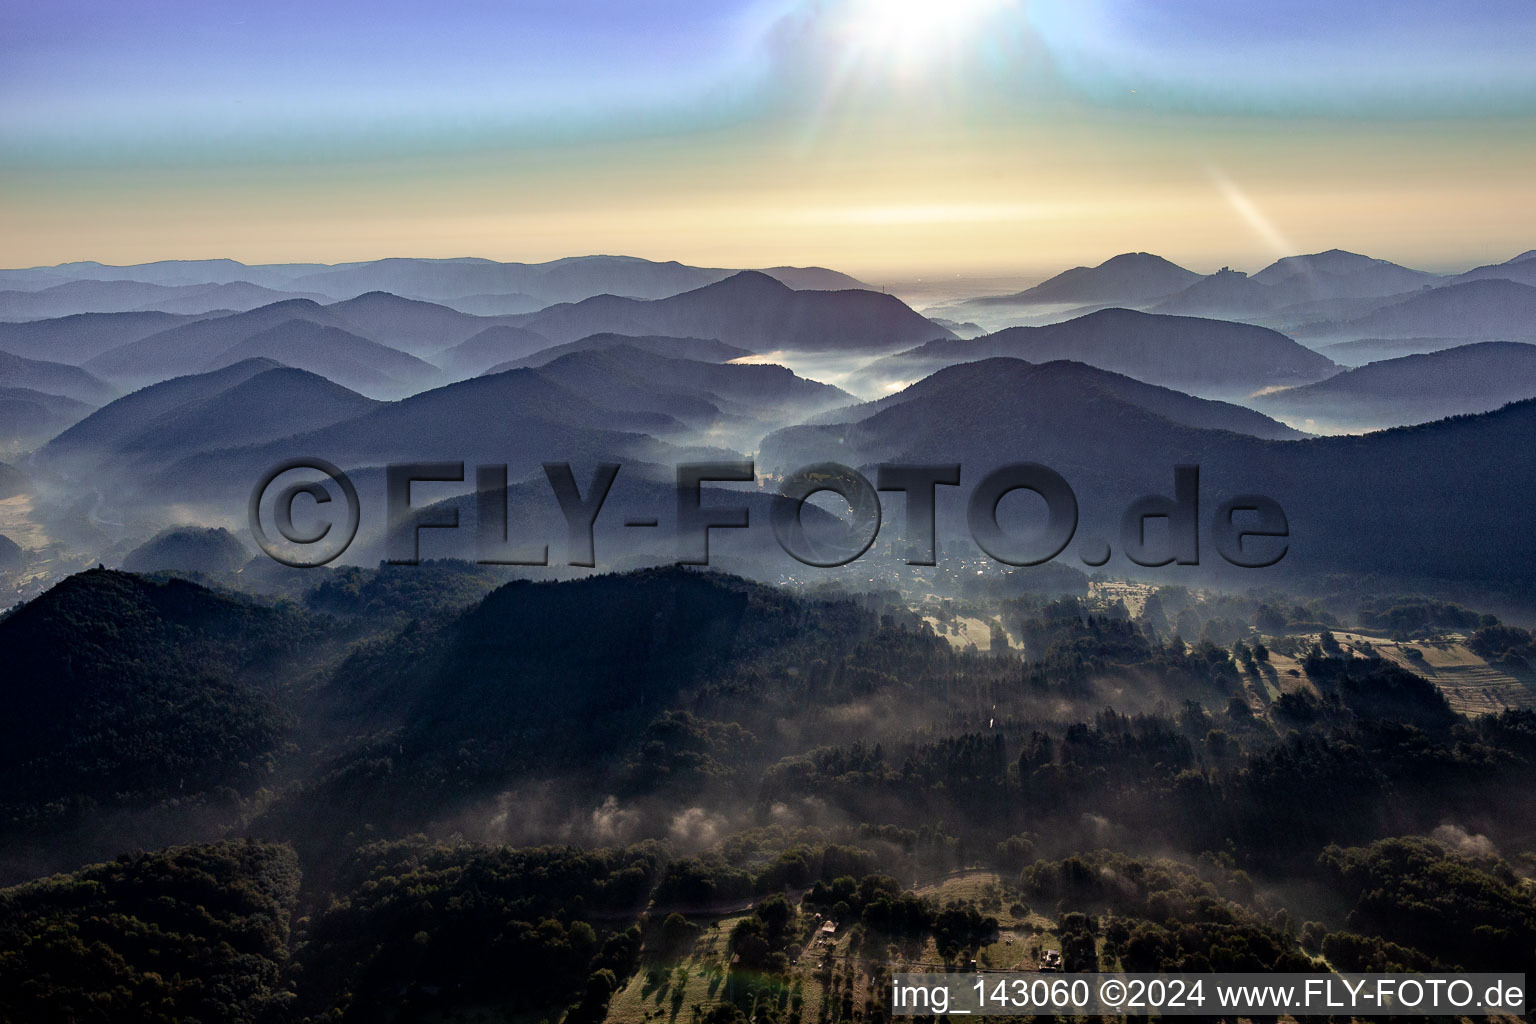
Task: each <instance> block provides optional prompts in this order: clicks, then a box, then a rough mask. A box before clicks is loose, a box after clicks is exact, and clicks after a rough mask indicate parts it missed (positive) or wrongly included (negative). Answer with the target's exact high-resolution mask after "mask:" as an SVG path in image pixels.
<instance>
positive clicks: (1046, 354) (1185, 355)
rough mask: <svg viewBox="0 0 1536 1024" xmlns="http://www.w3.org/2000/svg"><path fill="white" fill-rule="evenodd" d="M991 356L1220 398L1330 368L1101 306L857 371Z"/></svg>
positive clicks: (1301, 350) (1172, 320)
mask: <svg viewBox="0 0 1536 1024" xmlns="http://www.w3.org/2000/svg"><path fill="white" fill-rule="evenodd" d="M996 356H1008V357H1013V358H1017V359H1023V360H1026V361H1028V362H1032V363H1044V362H1050V361H1052V360H1057V359H1072V360H1076V361H1078V362H1082V363H1087V364H1089V365H1091V366H1097V367H1100V368H1102V369H1105V370H1113V371H1115V372H1116V373H1123V374H1126V375H1127V376H1131V377H1135V378H1136V379H1138V380H1143V381H1146V382H1148V383H1152V384H1159V385H1162V386H1164V387H1171V388H1177V389H1179V390H1182V391H1194V392H1206V393H1216V394H1227V395H1231V394H1238V393H1246V392H1250V391H1254V390H1257V389H1259V388H1262V387H1267V386H1274V385H1282V384H1292V383H1305V382H1310V381H1314V380H1317V379H1319V378H1321V377H1325V376H1327V375H1328V374H1330V373H1332V372H1333V371H1334V370H1335V369H1336V367H1335V366H1334V365H1333V363H1332V362H1331V361H1330V360H1329V359H1327V358H1326V357H1325V356H1321V355H1318V354H1317V353H1316V352H1314V351H1312V350H1311V349H1308V348H1306V347H1305V346H1303V345H1299V344H1297V343H1296V342H1294V341H1292V340H1291V339H1290V338H1287V337H1286V336H1285V335H1283V334H1280V333H1279V332H1277V331H1272V330H1270V329H1268V328H1265V327H1256V326H1253V325H1251V324H1239V323H1232V322H1230V321H1225V320H1206V319H1201V318H1197V317H1182V316H1162V315H1158V314H1152V313H1139V312H1136V311H1134V310H1129V309H1105V310H1100V311H1098V312H1096V313H1089V314H1088V315H1087V316H1081V317H1078V318H1077V319H1075V320H1067V321H1064V322H1062V323H1059V324H1050V325H1048V326H1045V327H1010V328H1007V329H1006V330H1002V331H998V332H997V333H995V334H989V335H985V336H983V337H980V338H975V339H973V340H970V341H959V340H949V341H935V342H930V343H929V344H927V345H923V346H921V347H919V348H915V349H912V350H911V351H909V352H902V353H900V354H898V355H895V356H891V357H888V358H886V359H882V360H880V361H878V362H876V363H874V364H872V365H871V366H869V367H868V368H866V369H865V370H863V371H861V376H862V377H864V378H866V379H868V380H871V381H877V382H878V381H912V380H917V379H921V378H922V377H925V376H927V375H928V374H930V373H933V372H934V371H935V370H938V369H940V368H941V367H944V366H950V365H953V364H955V363H959V362H969V361H974V360H977V359H987V358H992V357H996Z"/></svg>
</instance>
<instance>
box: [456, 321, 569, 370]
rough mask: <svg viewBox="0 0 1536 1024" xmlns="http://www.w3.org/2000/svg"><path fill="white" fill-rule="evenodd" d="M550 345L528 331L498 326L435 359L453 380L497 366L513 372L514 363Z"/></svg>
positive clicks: (534, 333) (461, 343)
mask: <svg viewBox="0 0 1536 1024" xmlns="http://www.w3.org/2000/svg"><path fill="white" fill-rule="evenodd" d="M548 345H549V339H548V338H546V337H544V335H542V334H539V333H537V332H535V331H530V330H528V329H527V328H526V327H509V326H507V325H506V324H497V325H495V326H494V327H487V328H486V329H485V330H483V331H481V332H480V333H479V334H476V335H474V336H473V337H471V338H469V339H467V340H465V341H461V342H459V343H458V344H457V345H454V346H453V347H452V348H448V349H444V350H443V351H442V352H439V353H437V354H436V355H435V356H433V357H432V358H433V361H435V362H436V363H437V364H438V365H439V366H441V367H442V368H443V369H444V370H445V371H446V372H448V373H450V374H452V375H453V376H456V377H474V376H477V375H479V374H482V373H485V372H487V371H488V370H490V369H492V368H493V367H496V366H498V365H500V366H502V368H504V369H511V368H512V366H511V364H512V363H515V362H516V361H517V360H519V359H521V358H522V357H524V356H527V355H528V354H529V353H531V352H537V351H539V350H540V349H544V348H547V347H548Z"/></svg>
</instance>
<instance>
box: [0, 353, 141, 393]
mask: <svg viewBox="0 0 1536 1024" xmlns="http://www.w3.org/2000/svg"><path fill="white" fill-rule="evenodd" d="M0 387H6V388H27V389H29V390H32V391H42V392H45V393H47V394H50V395H62V396H64V397H65V398H73V399H74V400H75V401H77V402H86V403H88V404H90V405H102V404H104V403H106V402H110V401H111V400H112V399H113V398H115V397H117V392H116V391H114V390H113V389H112V386H111V385H109V384H108V383H106V382H105V381H103V380H102V379H101V378H100V377H97V376H96V375H95V374H92V373H90V372H89V371H86V370H83V369H81V368H80V367H78V366H69V365H67V364H65V363H54V362H49V361H47V360H43V359H28V358H26V357H25V356H17V355H12V354H11V353H9V352H0Z"/></svg>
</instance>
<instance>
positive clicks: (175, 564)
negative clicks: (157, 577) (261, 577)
mask: <svg viewBox="0 0 1536 1024" xmlns="http://www.w3.org/2000/svg"><path fill="white" fill-rule="evenodd" d="M250 558H251V553H250V551H248V550H247V549H246V547H245V545H244V544H242V543H240V540H239V539H238V538H237V537H236V536H235V535H234V534H232V533H230V532H229V531H228V530H226V529H224V528H223V527H205V526H171V527H167V528H166V529H164V530H161V531H160V532H159V533H157V534H155V536H153V537H151V538H150V539H149V540H147V541H145V542H144V543H143V544H140V545H139V546H138V547H136V548H134V549H133V550H132V551H130V552H128V554H127V556H125V557H124V558H123V568H124V569H125V570H127V571H128V572H139V573H146V572H182V573H206V574H219V573H230V572H234V571H236V570H237V569H239V568H240V567H241V566H243V565H245V563H246V562H248V561H250Z"/></svg>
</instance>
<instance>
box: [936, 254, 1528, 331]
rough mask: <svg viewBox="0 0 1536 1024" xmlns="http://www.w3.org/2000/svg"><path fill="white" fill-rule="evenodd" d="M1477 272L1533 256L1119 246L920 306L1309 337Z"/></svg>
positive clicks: (990, 322) (1520, 279) (1032, 322)
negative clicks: (1097, 257)
mask: <svg viewBox="0 0 1536 1024" xmlns="http://www.w3.org/2000/svg"><path fill="white" fill-rule="evenodd" d="M1478 280H1501V281H1512V282H1515V283H1517V284H1525V285H1536V260H1530V259H1527V258H1525V256H1524V254H1522V255H1521V256H1517V257H1515V258H1514V259H1511V260H1508V261H1506V262H1504V263H1499V264H1489V265H1487V266H1483V267H1478V268H1476V269H1474V270H1470V271H1467V272H1466V273H1465V274H1460V275H1453V276H1442V275H1439V274H1432V273H1428V272H1425V271H1422V270H1415V269H1412V268H1410V267H1404V266H1400V265H1399V264H1396V263H1391V262H1389V261H1387V260H1381V259H1375V258H1372V257H1370V256H1363V255H1361V254H1359V253H1352V252H1347V251H1345V250H1342V249H1329V250H1327V251H1326V252H1319V253H1310V254H1306V255H1300V256H1287V257H1284V258H1283V259H1279V260H1276V261H1275V262H1274V263H1272V264H1270V265H1269V266H1267V267H1265V268H1264V269H1263V270H1260V271H1259V272H1258V273H1255V274H1253V275H1251V276H1250V275H1247V274H1244V273H1242V272H1241V271H1236V270H1231V269H1229V268H1226V267H1223V268H1222V269H1221V270H1219V271H1217V272H1216V273H1214V274H1210V275H1200V274H1197V273H1195V272H1193V271H1190V270H1186V269H1185V268H1183V267H1179V266H1177V265H1175V264H1173V263H1170V262H1168V261H1167V260H1164V259H1163V258H1161V257H1159V256H1154V255H1152V254H1150V253H1123V254H1121V255H1119V256H1116V257H1114V258H1112V259H1110V260H1108V261H1106V262H1104V263H1102V264H1100V265H1099V266H1097V267H1077V268H1074V269H1072V270H1069V271H1066V272H1064V273H1061V274H1058V275H1057V276H1055V277H1053V278H1050V279H1049V280H1047V281H1045V282H1043V283H1041V284H1039V285H1036V286H1035V287H1033V288H1030V289H1027V290H1025V291H1022V292H1016V293H1014V294H1011V295H995V296H980V297H977V298H973V299H966V300H963V301H960V302H954V303H948V304H945V305H942V306H936V307H932V308H929V309H926V310H924V312H925V313H927V314H928V315H930V316H934V317H936V318H948V319H950V320H953V321H961V320H967V319H971V320H975V321H977V322H979V323H981V324H982V325H983V326H988V327H991V328H993V329H997V328H1000V327H1004V326H1013V325H1019V326H1038V325H1040V324H1045V323H1052V322H1055V321H1058V320H1062V319H1070V318H1073V317H1076V316H1080V315H1082V314H1084V313H1088V312H1091V311H1093V310H1095V309H1100V308H1105V307H1110V306H1124V307H1128V308H1132V309H1141V310H1146V311H1149V312H1154V313H1170V314H1177V315H1185V316H1202V317H1216V318H1224V319H1232V320H1240V321H1245V322H1249V323H1255V324H1260V325H1262V326H1267V327H1274V328H1277V329H1279V330H1281V331H1283V332H1285V333H1292V332H1293V331H1302V330H1308V329H1310V331H1311V333H1310V334H1309V335H1308V336H1321V334H1322V333H1324V331H1325V329H1333V331H1334V333H1346V332H1347V331H1348V330H1350V329H1351V327H1352V324H1350V322H1351V321H1354V320H1356V319H1359V318H1365V317H1367V316H1369V315H1370V314H1372V313H1374V312H1376V311H1377V310H1379V309H1382V308H1384V307H1387V306H1390V305H1393V304H1396V303H1401V302H1403V301H1405V300H1408V299H1410V298H1413V297H1415V296H1416V295H1417V294H1418V293H1421V292H1423V291H1425V290H1440V289H1443V288H1446V287H1454V286H1456V285H1459V284H1464V283H1467V282H1471V281H1478ZM1329 325H1333V327H1332V328H1329ZM1450 336H1453V337H1468V336H1469V335H1466V334H1459V335H1450ZM1355 337H1361V335H1358V334H1357V335H1355Z"/></svg>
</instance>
